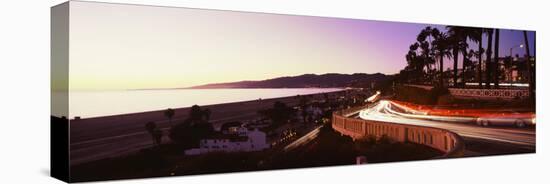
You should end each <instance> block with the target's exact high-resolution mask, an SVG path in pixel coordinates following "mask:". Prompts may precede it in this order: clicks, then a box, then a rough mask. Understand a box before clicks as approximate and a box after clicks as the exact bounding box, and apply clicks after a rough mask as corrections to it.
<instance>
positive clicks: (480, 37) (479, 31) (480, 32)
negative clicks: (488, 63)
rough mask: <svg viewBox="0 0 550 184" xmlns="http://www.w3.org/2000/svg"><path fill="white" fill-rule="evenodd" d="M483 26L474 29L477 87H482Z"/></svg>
mask: <svg viewBox="0 0 550 184" xmlns="http://www.w3.org/2000/svg"><path fill="white" fill-rule="evenodd" d="M483 32H484V31H483V28H476V29H475V32H474V34H475V33H477V35H478V36H477V37H476V40H477V45H478V49H477V52H478V53H477V54H478V55H477V78H478V82H479V88H482V87H483V86H482V85H483V75H482V74H483V73H482V71H481V70H482V68H481V67H482V66H481V65H482V63H483V52H484V50H483V45H482V44H483Z"/></svg>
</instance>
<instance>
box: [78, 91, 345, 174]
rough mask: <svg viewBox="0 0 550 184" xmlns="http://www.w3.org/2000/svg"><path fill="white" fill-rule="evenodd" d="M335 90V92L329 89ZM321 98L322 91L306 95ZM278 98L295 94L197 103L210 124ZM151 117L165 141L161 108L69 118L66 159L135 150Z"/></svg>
mask: <svg viewBox="0 0 550 184" xmlns="http://www.w3.org/2000/svg"><path fill="white" fill-rule="evenodd" d="M332 93H338V92H332ZM306 96H313V97H314V98H323V95H322V94H314V95H306ZM275 101H281V102H283V103H286V104H287V105H289V106H293V105H296V104H297V103H298V98H296V97H295V96H292V97H282V98H273V99H262V100H253V101H244V102H234V103H225V104H216V105H207V106H201V108H208V109H210V110H211V112H212V114H211V117H210V122H211V123H213V126H214V128H216V129H217V128H219V127H220V126H221V125H222V124H223V123H226V122H229V121H236V120H246V119H253V118H256V117H258V116H259V115H258V113H257V112H258V110H261V109H267V108H270V107H272V106H273V103H274V102H275ZM189 109H190V107H184V108H174V110H175V115H174V117H173V118H172V123H179V122H181V121H183V120H185V119H186V118H187V115H188V112H189ZM150 121H153V122H155V123H157V126H159V127H160V128H162V129H163V130H164V131H165V134H164V136H163V142H165V141H169V138H168V136H167V132H168V129H169V121H168V119H167V118H166V117H165V116H164V113H163V111H162V110H159V111H149V112H140V113H132V114H123V115H114V116H105V117H95V118H86V119H77V120H71V121H70V133H71V135H70V150H71V155H70V160H71V165H76V164H81V163H85V162H89V161H94V160H98V159H103V158H109V157H116V156H120V155H124V154H128V153H132V152H135V151H137V150H140V149H142V148H145V147H149V146H151V145H152V144H153V142H152V140H151V137H150V135H149V134H148V133H147V132H146V131H145V128H144V126H145V123H147V122H150Z"/></svg>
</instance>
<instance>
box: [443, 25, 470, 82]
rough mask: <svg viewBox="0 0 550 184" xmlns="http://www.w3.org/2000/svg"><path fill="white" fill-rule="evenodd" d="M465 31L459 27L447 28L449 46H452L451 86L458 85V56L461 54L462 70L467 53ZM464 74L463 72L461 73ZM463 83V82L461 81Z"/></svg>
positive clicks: (465, 29) (464, 28)
mask: <svg viewBox="0 0 550 184" xmlns="http://www.w3.org/2000/svg"><path fill="white" fill-rule="evenodd" d="M467 29H468V28H466V27H460V26H447V30H448V34H449V44H451V45H452V46H451V47H452V55H453V86H454V87H457V85H458V55H459V53H460V54H462V56H463V58H464V59H463V60H462V68H463V70H464V61H465V58H466V57H465V56H466V55H467V52H468V43H467V42H466V40H467V37H468V35H467ZM463 72H464V71H463ZM463 82H464V80H463Z"/></svg>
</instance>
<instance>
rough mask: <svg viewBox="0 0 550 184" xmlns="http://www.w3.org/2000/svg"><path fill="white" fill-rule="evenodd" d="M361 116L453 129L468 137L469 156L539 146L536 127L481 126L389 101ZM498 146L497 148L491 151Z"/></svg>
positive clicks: (469, 121)
mask: <svg viewBox="0 0 550 184" xmlns="http://www.w3.org/2000/svg"><path fill="white" fill-rule="evenodd" d="M358 118H361V119H365V120H374V121H384V122H390V123H399V124H411V125H420V126H428V127H436V128H441V129H446V130H450V131H452V132H455V133H457V134H459V135H460V136H462V137H463V138H464V139H465V140H466V152H467V153H469V154H467V156H468V155H472V156H473V155H487V154H499V153H501V154H504V153H516V152H518V153H524V152H534V151H535V148H536V129H535V128H511V127H480V126H477V125H475V123H473V122H475V119H476V118H475V117H456V116H434V115H426V114H422V113H421V112H417V111H415V110H414V109H409V108H408V107H405V106H401V105H399V104H397V103H394V102H392V101H389V100H381V101H380V102H378V103H377V104H376V105H374V106H372V107H371V108H369V109H365V110H362V111H360V112H359V116H358ZM469 144H470V145H472V146H470V148H469V146H468V145H469ZM480 144H481V145H480ZM474 145H475V146H474ZM495 145H496V147H498V149H497V148H495V149H494V150H490V148H494V147H495ZM495 150H501V151H496V152H495Z"/></svg>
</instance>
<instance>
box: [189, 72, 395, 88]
mask: <svg viewBox="0 0 550 184" xmlns="http://www.w3.org/2000/svg"><path fill="white" fill-rule="evenodd" d="M389 78H390V76H387V75H384V74H381V73H375V74H365V73H355V74H338V73H327V74H322V75H316V74H304V75H299V76H290V77H279V78H273V79H267V80H260V81H239V82H228V83H214V84H206V85H200V86H193V87H189V88H187V89H218V88H310V87H318V88H331V87H364V86H370V85H371V83H372V82H381V81H385V80H388V79H389Z"/></svg>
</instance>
